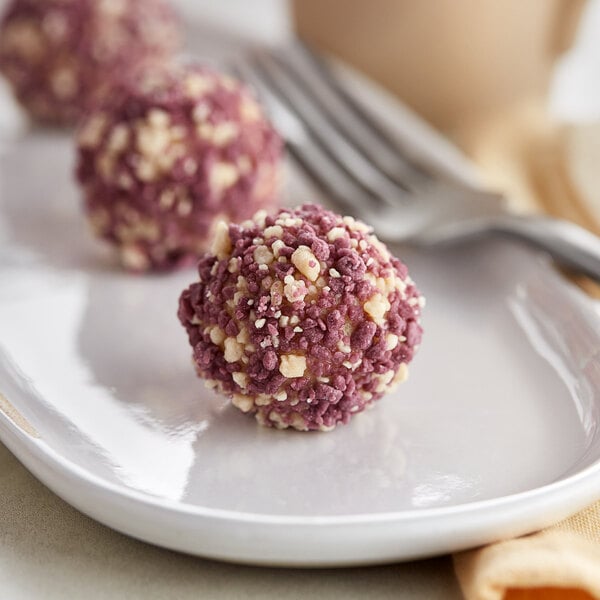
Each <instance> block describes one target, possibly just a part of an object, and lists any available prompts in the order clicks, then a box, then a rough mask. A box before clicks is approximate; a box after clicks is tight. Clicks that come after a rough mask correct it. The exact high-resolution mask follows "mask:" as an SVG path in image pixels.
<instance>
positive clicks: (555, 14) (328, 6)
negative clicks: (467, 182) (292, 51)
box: [293, 0, 584, 133]
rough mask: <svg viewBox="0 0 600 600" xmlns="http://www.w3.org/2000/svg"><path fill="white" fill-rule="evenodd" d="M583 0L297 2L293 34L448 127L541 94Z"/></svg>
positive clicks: (569, 37) (568, 40)
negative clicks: (332, 54) (364, 74)
mask: <svg viewBox="0 0 600 600" xmlns="http://www.w3.org/2000/svg"><path fill="white" fill-rule="evenodd" d="M583 5H584V0H485V1H484V2H482V1H481V0H419V2H414V1H411V0H371V1H369V2H365V1H364V0H296V1H295V2H294V5H293V10H294V17H295V20H296V27H297V30H298V32H299V33H300V35H301V36H303V37H305V38H306V39H308V40H310V41H313V42H315V43H316V44H317V45H318V46H319V47H321V48H323V49H325V50H327V51H330V52H332V53H334V54H336V55H338V56H340V57H341V58H343V59H344V60H346V61H347V62H349V63H350V64H352V65H354V66H356V67H358V68H359V69H360V70H362V71H364V72H365V73H367V74H368V75H370V76H371V77H372V78H374V79H375V80H376V81H378V82H379V83H382V84H383V85H384V86H386V87H387V88H389V89H390V90H391V91H392V92H394V93H395V94H396V95H398V96H399V97H400V98H402V100H404V101H405V102H406V103H407V104H408V105H409V106H411V107H412V108H414V109H415V110H416V111H417V112H418V113H420V114H421V115H423V116H424V117H425V118H426V119H427V120H429V121H430V122H431V123H433V124H434V125H435V126H436V127H438V128H439V129H442V130H444V131H446V132H450V133H453V132H454V131H455V130H457V129H461V128H462V127H463V126H464V125H465V123H467V122H469V121H473V120H476V121H481V120H484V119H486V118H488V117H489V116H490V115H491V114H493V113H496V112H498V111H503V110H504V109H505V108H506V107H507V106H508V105H511V104H513V103H515V102H519V101H521V100H522V99H523V98H538V99H541V98H543V97H544V96H545V95H546V93H547V90H548V85H549V82H550V77H551V72H552V68H553V65H554V62H555V60H556V58H557V57H558V56H559V54H560V53H561V52H562V51H564V50H565V49H566V48H567V47H568V46H569V45H570V43H571V41H572V37H573V33H574V31H575V29H576V25H577V23H578V20H579V16H580V13H581V8H582V7H583Z"/></svg>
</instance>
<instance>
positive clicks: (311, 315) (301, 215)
mask: <svg viewBox="0 0 600 600" xmlns="http://www.w3.org/2000/svg"><path fill="white" fill-rule="evenodd" d="M198 271H199V275H200V280H199V281H197V282H196V283H193V284H192V285H191V286H190V287H189V288H188V289H186V290H185V291H184V292H183V294H182V295H181V298H180V303H179V313H178V314H179V319H180V321H181V323H182V324H183V325H184V327H185V328H186V330H187V334H188V337H189V341H190V343H191V345H192V347H193V359H194V362H195V365H196V369H197V372H198V374H199V375H200V377H202V378H204V379H205V380H206V382H207V385H208V386H209V387H214V388H216V389H217V390H218V391H220V392H222V393H225V394H227V395H229V396H230V397H231V398H232V401H233V404H234V406H236V407H238V408H239V409H241V410H242V411H244V412H247V413H254V414H255V416H256V419H257V420H258V422H259V423H261V424H262V425H267V426H271V427H277V428H280V429H284V428H287V427H292V428H294V429H299V430H303V431H306V430H315V429H318V430H324V431H326V430H330V429H332V428H334V427H335V426H336V425H337V424H338V423H347V422H348V421H349V420H350V418H351V416H352V415H353V414H355V413H358V412H360V411H362V410H364V409H365V408H366V407H368V406H369V405H371V404H373V403H374V402H375V401H376V400H377V399H379V398H380V397H381V396H382V395H383V394H385V393H386V392H388V391H389V390H391V389H392V388H393V387H394V386H395V385H396V384H397V383H399V382H401V381H403V380H404V379H406V377H407V373H408V370H407V365H408V363H409V362H410V361H411V359H412V358H413V354H414V353H415V351H416V350H417V348H418V346H419V344H420V341H421V333H422V330H421V326H420V314H421V308H422V306H423V304H424V299H423V297H422V296H421V295H420V294H419V291H418V290H417V288H416V287H415V285H414V284H413V281H412V280H411V278H410V277H409V275H408V271H407V269H406V266H405V265H404V264H403V263H402V262H400V260H398V259H397V258H395V257H393V256H392V255H391V254H390V253H389V251H388V250H387V248H386V247H385V246H384V245H383V244H382V243H381V242H380V241H379V240H378V239H377V238H376V237H375V236H374V235H372V233H371V229H370V228H369V227H367V226H366V225H364V224H363V223H361V222H359V221H357V220H355V219H353V218H351V217H341V216H338V215H336V214H334V213H332V212H329V211H327V210H325V209H323V208H321V207H318V206H316V205H310V204H309V205H304V206H301V207H300V208H297V209H296V210H282V211H280V212H278V213H277V214H274V215H272V216H267V215H266V214H264V213H257V215H255V216H254V218H253V219H252V220H249V221H246V222H244V223H242V224H241V225H236V224H230V225H226V224H224V223H222V224H221V225H220V226H219V227H218V229H217V235H216V236H215V239H214V242H213V247H212V249H211V251H210V253H208V254H207V255H206V256H204V257H203V258H202V259H201V260H200V263H199V265H198Z"/></svg>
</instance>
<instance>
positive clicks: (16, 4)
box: [0, 0, 180, 125]
mask: <svg viewBox="0 0 600 600" xmlns="http://www.w3.org/2000/svg"><path fill="white" fill-rule="evenodd" d="M179 47H180V32H179V24H178V22H177V19H176V18H175V15H174V13H173V11H172V9H171V7H170V5H169V4H168V2H166V1H165V0H13V1H12V2H11V3H10V5H9V6H8V9H7V11H6V13H5V14H4V17H3V19H2V23H1V24H0V71H1V72H2V73H3V74H4V75H5V77H6V78H7V79H8V81H9V83H10V84H11V86H12V88H13V90H14V93H15V95H16V97H17V99H18V100H19V102H20V103H21V104H22V105H23V107H24V108H25V109H26V110H27V111H28V112H29V114H30V115H31V116H32V117H33V118H34V119H36V120H38V121H43V122H47V123H53V124H61V125H66V124H73V123H75V122H76V120H77V119H78V118H79V117H80V116H81V114H82V113H83V111H84V110H85V109H86V107H87V106H88V105H89V103H90V102H91V101H93V99H94V98H95V97H96V96H98V95H102V94H103V93H106V92H107V90H109V89H110V85H107V84H108V82H109V81H110V79H111V78H112V77H114V76H115V75H116V76H119V77H128V76H129V74H130V73H131V72H133V71H135V70H136V69H138V68H139V66H140V65H141V64H148V63H152V62H154V61H162V60H164V59H168V58H171V57H172V56H173V53H174V52H175V51H176V50H178V49H179Z"/></svg>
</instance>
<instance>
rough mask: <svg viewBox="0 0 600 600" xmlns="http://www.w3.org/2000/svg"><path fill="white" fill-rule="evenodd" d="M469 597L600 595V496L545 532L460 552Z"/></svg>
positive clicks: (507, 599) (573, 598)
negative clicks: (583, 508)
mask: <svg viewBox="0 0 600 600" xmlns="http://www.w3.org/2000/svg"><path fill="white" fill-rule="evenodd" d="M454 568H455V570H456V575H457V576H458V579H459V582H460V585H461V587H462V590H463V593H464V595H465V598H466V600H534V599H535V600H537V599H540V600H541V599H548V600H559V599H560V600H590V599H595V598H600V502H597V503H596V504H593V505H592V506H590V507H589V508H587V509H586V510H584V511H582V512H580V513H577V514H576V515H574V516H572V517H570V518H569V519H566V520H565V521H561V522H560V523H558V524H557V525H554V526H553V527H550V528H549V529H546V530H544V531H542V532H540V533H535V534H533V535H529V536H525V537H522V538H518V539H514V540H508V541H506V542H499V543H497V544H492V545H490V546H487V547H485V548H483V549H479V550H471V551H469V552H463V553H461V554H457V555H455V556H454Z"/></svg>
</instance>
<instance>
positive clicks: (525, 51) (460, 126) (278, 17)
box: [0, 0, 600, 233]
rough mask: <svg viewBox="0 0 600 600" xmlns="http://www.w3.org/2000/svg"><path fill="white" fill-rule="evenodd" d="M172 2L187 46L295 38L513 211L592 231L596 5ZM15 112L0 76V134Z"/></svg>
mask: <svg viewBox="0 0 600 600" xmlns="http://www.w3.org/2000/svg"><path fill="white" fill-rule="evenodd" d="M6 3H7V0H0V10H1V9H2V7H3V6H5V5H6ZM173 3H174V4H175V6H176V7H177V9H178V10H179V11H180V13H181V14H182V15H183V17H184V21H185V22H186V25H187V33H188V48H189V50H190V51H191V52H198V53H201V54H210V53H212V52H216V53H218V52H219V51H222V50H223V48H229V49H230V48H231V47H232V46H231V41H232V40H235V39H244V40H255V41H261V42H268V43H277V42H280V41H282V40H284V39H286V38H287V37H289V36H290V35H293V32H298V33H299V34H300V35H302V36H303V37H304V38H306V39H307V40H309V41H311V42H313V43H314V44H315V45H316V46H317V47H319V48H320V49H322V50H324V51H326V52H327V53H330V54H333V55H336V56H338V57H340V58H342V59H343V60H344V61H346V62H348V63H350V64H351V65H353V66H354V67H356V68H358V69H359V70H361V71H363V72H365V73H366V74H367V75H369V76H370V77H372V78H373V79H374V80H375V81H377V82H378V83H380V84H381V85H383V86H384V87H385V88H387V89H388V90H389V91H391V92H392V93H394V94H395V95H397V96H398V97H399V98H401V99H402V100H403V102H405V103H406V104H407V105H408V106H409V107H411V108H412V109H413V110H414V111H416V112H417V113H419V114H420V115H422V116H423V117H424V118H425V119H426V120H427V121H428V122H429V123H431V124H432V125H433V126H434V127H436V128H437V129H438V130H440V131H441V132H443V133H444V134H445V135H446V136H448V137H449V138H450V139H451V140H452V141H454V142H455V143H456V144H457V145H459V146H460V147H461V148H462V149H463V151H465V152H466V153H467V154H468V155H469V156H470V157H471V159H472V160H474V161H475V162H476V163H477V164H478V165H479V166H480V167H481V170H482V173H483V174H484V177H485V179H486V180H487V181H488V182H489V184H490V185H492V186H495V187H499V188H501V189H503V190H504V191H506V192H507V193H508V195H509V196H510V197H511V199H512V201H513V207H514V208H515V209H517V210H523V211H531V210H534V211H535V210H544V211H547V212H550V213H552V214H555V215H557V216H561V217H567V218H570V219H572V220H574V221H576V222H578V223H580V224H583V225H585V226H587V227H589V228H590V229H592V230H594V231H595V232H596V233H600V182H598V175H597V174H596V171H597V169H596V164H598V163H599V162H600V35H599V34H600V0H486V1H484V2H482V1H481V0H420V2H411V1H409V0H370V1H369V2H366V1H365V0H295V1H294V0H289V1H286V0H254V1H253V2H251V3H250V2H245V1H244V0H227V1H224V2H214V1H211V0H173ZM219 46H220V47H219ZM17 114H18V113H17V112H16V108H15V106H14V104H12V102H11V100H10V96H9V94H8V93H7V90H6V86H2V85H1V84H0V131H1V130H3V129H5V128H7V127H9V126H10V124H11V123H12V122H13V121H14V120H15V119H16V118H17V117H16V115H17Z"/></svg>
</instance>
